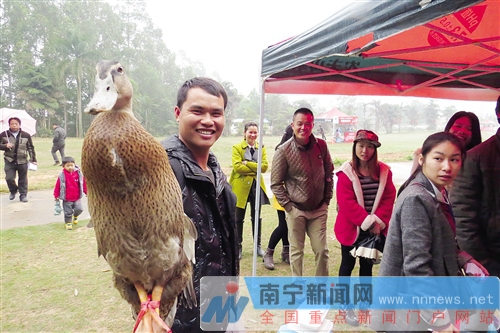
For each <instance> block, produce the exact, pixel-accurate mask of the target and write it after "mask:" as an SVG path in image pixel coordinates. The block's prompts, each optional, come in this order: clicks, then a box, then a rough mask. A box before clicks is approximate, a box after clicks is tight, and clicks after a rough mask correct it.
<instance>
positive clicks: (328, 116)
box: [314, 108, 358, 124]
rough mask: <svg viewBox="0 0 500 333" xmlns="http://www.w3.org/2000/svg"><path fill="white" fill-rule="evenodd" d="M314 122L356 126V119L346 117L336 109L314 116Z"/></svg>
mask: <svg viewBox="0 0 500 333" xmlns="http://www.w3.org/2000/svg"><path fill="white" fill-rule="evenodd" d="M314 120H315V121H317V120H323V121H331V122H333V123H334V124H357V123H358V117H357V116H351V115H348V114H346V113H344V112H342V111H340V110H339V109H337V108H333V109H331V110H330V111H327V112H325V113H322V114H320V115H319V116H315V117H314Z"/></svg>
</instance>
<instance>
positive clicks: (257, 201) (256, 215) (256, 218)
mask: <svg viewBox="0 0 500 333" xmlns="http://www.w3.org/2000/svg"><path fill="white" fill-rule="evenodd" d="M265 82H266V80H265V78H262V84H261V88H260V119H259V141H258V142H259V147H260V149H258V153H259V154H258V161H257V184H256V190H255V193H256V194H255V211H254V212H253V213H254V219H253V220H254V222H255V223H254V225H253V227H254V233H253V236H254V237H253V265H252V276H256V275H257V245H258V244H257V240H258V236H259V235H258V234H259V232H258V231H259V229H258V228H259V208H260V207H259V205H260V186H261V184H260V177H261V175H262V172H261V169H262V147H263V141H262V140H263V137H264V134H263V133H264V104H265V102H266V97H265V93H264V84H265ZM264 186H265V185H264Z"/></svg>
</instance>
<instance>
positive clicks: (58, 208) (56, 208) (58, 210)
mask: <svg viewBox="0 0 500 333" xmlns="http://www.w3.org/2000/svg"><path fill="white" fill-rule="evenodd" d="M61 212H62V208H61V203H60V202H59V200H56V204H55V206H54V215H61Z"/></svg>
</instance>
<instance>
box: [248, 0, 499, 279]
mask: <svg viewBox="0 0 500 333" xmlns="http://www.w3.org/2000/svg"><path fill="white" fill-rule="evenodd" d="M320 10H323V11H326V10H328V8H321V9H320ZM499 16H500V2H499V1H498V0H408V1H401V0H373V1H362V2H355V3H352V4H350V5H348V6H347V7H345V8H344V9H342V10H341V11H339V12H337V13H335V14H334V15H333V16H331V17H330V18H328V19H327V20H325V21H324V22H322V23H320V24H319V25H317V26H315V27H314V28H312V29H309V30H308V31H306V32H304V33H302V34H300V35H298V36H296V37H293V38H290V39H288V40H286V41H284V42H281V43H278V44H276V45H273V46H270V47H268V48H267V49H265V50H264V51H263V52H262V70H261V77H262V91H261V92H262V94H261V98H262V100H261V107H260V127H261V128H262V126H263V119H264V101H265V94H266V93H276V94H336V95H381V96H415V97H427V98H448V99H457V100H476V101H495V100H496V99H497V97H498V95H499V94H500V17H499ZM259 142H262V131H260V134H259ZM260 153H261V152H260ZM261 159H262V156H259V166H258V168H257V171H258V172H257V173H258V175H257V188H259V187H260V169H261V166H260V164H261ZM256 201H257V202H256V207H258V206H259V205H258V203H259V202H258V196H257V200H256ZM255 234H257V233H255ZM254 244H256V241H255V240H254ZM255 253H256V245H254V265H253V266H254V267H253V271H252V273H253V275H255V273H256V268H255V266H256V254H255Z"/></svg>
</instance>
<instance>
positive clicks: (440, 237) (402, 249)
mask: <svg viewBox="0 0 500 333" xmlns="http://www.w3.org/2000/svg"><path fill="white" fill-rule="evenodd" d="M464 157H465V148H464V147H463V145H462V143H461V142H460V141H459V139H458V138H457V137H456V136H454V135H453V134H450V133H445V132H440V133H435V134H432V135H431V136H429V137H428V138H427V139H426V140H425V142H424V144H423V146H422V153H421V154H420V156H419V167H418V168H417V170H416V171H415V172H414V174H413V175H412V176H411V177H410V179H409V180H408V181H407V182H406V183H405V184H403V186H402V187H403V191H402V192H401V193H400V195H399V197H398V199H397V201H396V206H395V208H394V211H393V214H392V217H391V221H390V227H389V231H388V235H387V240H386V244H385V248H384V257H383V259H382V263H381V266H380V270H379V275H380V276H454V275H457V273H458V271H459V269H460V268H463V269H464V270H467V271H468V270H470V269H471V266H474V265H475V266H476V267H475V268H479V269H481V270H482V271H483V272H484V274H487V271H486V269H484V267H483V266H481V264H479V263H478V262H477V261H476V260H474V259H473V258H472V257H471V256H469V255H468V254H467V253H465V252H463V251H460V250H458V247H457V243H456V240H455V221H454V218H453V213H452V211H451V207H450V204H449V202H448V199H447V198H448V196H447V190H446V186H448V185H450V184H451V183H452V182H453V180H454V179H455V177H456V176H457V174H458V172H459V171H460V168H461V166H462V161H463V159H464ZM442 310H443V312H444V313H445V315H444V316H443V317H442V318H433V313H434V312H435V311H432V310H420V319H421V320H419V321H420V325H416V323H408V322H407V321H406V317H405V318H398V319H400V320H398V321H397V326H398V327H395V326H394V327H393V328H394V329H390V330H391V331H413V332H415V331H416V330H422V331H423V332H427V331H428V330H432V331H433V332H459V330H458V329H457V328H456V327H455V326H454V324H455V322H454V321H453V320H451V319H450V314H449V313H448V311H447V310H446V309H442Z"/></svg>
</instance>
